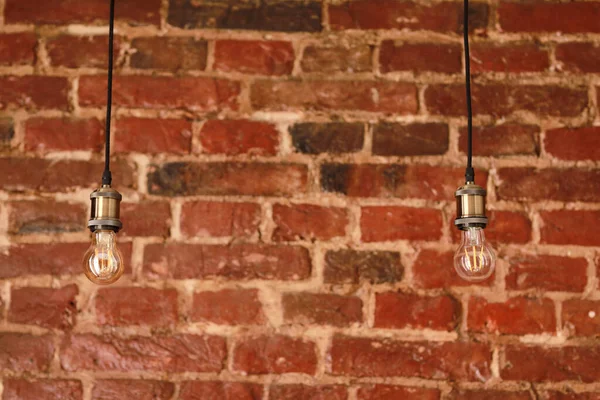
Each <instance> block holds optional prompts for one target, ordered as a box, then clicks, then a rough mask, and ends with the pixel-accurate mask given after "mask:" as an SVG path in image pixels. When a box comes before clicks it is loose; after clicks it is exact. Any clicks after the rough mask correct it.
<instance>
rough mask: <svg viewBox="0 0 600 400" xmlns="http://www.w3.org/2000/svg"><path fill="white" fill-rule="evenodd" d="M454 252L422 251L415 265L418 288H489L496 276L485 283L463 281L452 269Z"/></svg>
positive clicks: (414, 273)
mask: <svg viewBox="0 0 600 400" xmlns="http://www.w3.org/2000/svg"><path fill="white" fill-rule="evenodd" d="M453 260H454V252H453V251H442V252H440V251H437V250H429V249H424V250H421V252H420V253H419V255H418V256H417V259H416V260H415V262H414V264H413V268H412V269H413V283H414V285H415V287H417V288H424V289H434V288H447V287H450V286H471V285H482V286H489V285H491V284H492V283H493V281H494V275H492V276H491V277H490V278H488V279H486V280H485V281H483V282H468V281H465V280H464V279H462V278H461V277H460V276H458V274H457V273H456V271H455V270H454V268H453V267H452V265H453V262H454V261H453Z"/></svg>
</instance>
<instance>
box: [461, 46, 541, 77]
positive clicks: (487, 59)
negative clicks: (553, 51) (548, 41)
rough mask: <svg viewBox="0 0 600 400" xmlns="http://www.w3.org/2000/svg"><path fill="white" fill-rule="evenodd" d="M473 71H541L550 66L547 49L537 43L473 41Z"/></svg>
mask: <svg viewBox="0 0 600 400" xmlns="http://www.w3.org/2000/svg"><path fill="white" fill-rule="evenodd" d="M471 59H472V62H471V69H472V71H473V72H475V73H477V72H488V71H489V72H516V73H518V72H542V71H546V70H548V68H549V67H550V58H549V54H548V50H547V49H545V48H543V47H542V46H540V45H539V44H537V43H527V42H526V43H507V44H499V43H494V42H475V43H473V46H472V49H471Z"/></svg>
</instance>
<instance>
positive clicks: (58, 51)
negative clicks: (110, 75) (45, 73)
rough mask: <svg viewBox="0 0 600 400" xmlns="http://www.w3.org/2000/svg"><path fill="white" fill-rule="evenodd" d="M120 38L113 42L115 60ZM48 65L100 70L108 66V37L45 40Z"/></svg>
mask: <svg viewBox="0 0 600 400" xmlns="http://www.w3.org/2000/svg"><path fill="white" fill-rule="evenodd" d="M119 12H120V11H119ZM122 41H123V39H122V38H120V37H116V38H115V40H114V48H113V55H114V57H115V59H117V64H118V62H119V61H118V57H119V52H120V48H121V45H122V44H121V42H122ZM46 48H47V50H48V56H49V57H50V64H51V65H54V66H59V67H67V68H82V67H88V68H102V69H106V68H107V66H108V36H72V35H60V36H55V37H50V38H47V39H46Z"/></svg>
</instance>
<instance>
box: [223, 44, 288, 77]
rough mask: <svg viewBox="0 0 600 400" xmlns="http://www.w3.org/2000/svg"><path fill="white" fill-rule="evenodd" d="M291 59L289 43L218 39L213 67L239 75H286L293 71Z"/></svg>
mask: <svg viewBox="0 0 600 400" xmlns="http://www.w3.org/2000/svg"><path fill="white" fill-rule="evenodd" d="M294 58H295V56H294V48H293V47H292V44H291V43H290V42H283V41H254V40H218V41H217V42H216V43H215V64H214V68H215V69H216V70H219V71H225V72H241V73H243V74H260V75H289V74H291V73H292V69H293V68H294Z"/></svg>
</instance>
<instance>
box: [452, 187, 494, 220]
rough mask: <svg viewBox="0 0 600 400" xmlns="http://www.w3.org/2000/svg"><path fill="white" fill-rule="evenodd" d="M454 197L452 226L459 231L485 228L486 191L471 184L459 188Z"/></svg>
mask: <svg viewBox="0 0 600 400" xmlns="http://www.w3.org/2000/svg"><path fill="white" fill-rule="evenodd" d="M454 195H455V196H456V219H455V220H454V225H456V227H457V228H458V229H460V230H466V229H468V228H473V227H479V228H485V227H486V226H487V223H488V219H487V217H486V215H485V196H486V191H485V189H484V188H482V187H481V186H479V185H476V184H475V183H473V182H467V183H466V184H465V185H464V186H461V187H459V188H458V189H457V190H456V193H455V194H454Z"/></svg>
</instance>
